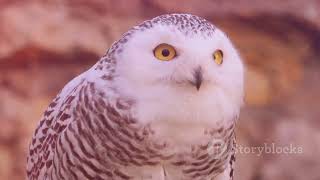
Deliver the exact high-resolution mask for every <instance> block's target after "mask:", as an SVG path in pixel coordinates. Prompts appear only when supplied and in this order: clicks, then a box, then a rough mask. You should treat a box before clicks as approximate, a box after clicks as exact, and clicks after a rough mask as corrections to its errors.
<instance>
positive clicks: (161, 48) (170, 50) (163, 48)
mask: <svg viewBox="0 0 320 180" xmlns="http://www.w3.org/2000/svg"><path fill="white" fill-rule="evenodd" d="M153 54H154V56H155V57H156V58H157V59H159V60H161V61H170V60H172V59H173V58H175V57H176V50H175V49H174V47H173V46H171V45H169V44H165V43H163V44H159V45H158V46H157V47H156V48H155V49H154V50H153Z"/></svg>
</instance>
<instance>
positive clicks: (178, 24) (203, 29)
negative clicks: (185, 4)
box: [98, 14, 216, 69]
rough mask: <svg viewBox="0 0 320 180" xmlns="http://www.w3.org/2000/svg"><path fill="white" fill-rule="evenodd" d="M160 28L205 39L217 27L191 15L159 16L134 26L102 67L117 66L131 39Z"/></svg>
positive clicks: (105, 59) (108, 53)
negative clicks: (119, 55)
mask: <svg viewBox="0 0 320 180" xmlns="http://www.w3.org/2000/svg"><path fill="white" fill-rule="evenodd" d="M159 26H162V27H171V28H174V29H176V30H177V31H180V32H181V33H182V34H183V35H185V36H195V35H197V36H199V35H200V36H203V37H211V36H212V35H213V34H214V32H215V30H216V27H215V26H214V25H213V24H211V23H210V22H208V21H207V20H205V19H203V18H201V17H198V16H195V15H191V14H165V15H161V16H157V17H155V18H153V19H151V20H147V21H144V22H143V23H141V24H139V25H137V26H134V27H133V28H131V29H130V30H129V31H127V32H126V33H125V34H124V35H123V36H122V38H121V39H119V40H118V41H116V42H115V43H114V44H113V45H112V46H111V47H110V49H109V50H108V51H107V53H106V54H105V55H104V56H103V57H102V59H101V61H100V63H99V64H100V65H101V66H100V67H102V65H103V64H105V62H109V63H110V62H112V64H116V57H115V55H117V54H120V53H121V52H122V51H123V49H124V48H125V45H126V43H127V42H128V41H130V39H131V38H134V36H135V35H136V34H137V33H139V34H140V35H141V33H144V32H145V31H148V30H152V29H156V28H158V27H159ZM98 69H102V68H98Z"/></svg>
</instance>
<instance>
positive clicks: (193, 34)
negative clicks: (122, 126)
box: [108, 14, 244, 119]
mask: <svg viewBox="0 0 320 180" xmlns="http://www.w3.org/2000/svg"><path fill="white" fill-rule="evenodd" d="M108 55H109V57H110V58H111V59H114V60H115V64H116V65H115V69H114V80H113V83H114V86H115V87H117V89H118V90H119V92H121V93H122V94H123V95H126V96H129V97H132V98H134V99H135V100H136V101H137V102H138V104H140V105H141V106H144V109H146V108H148V109H150V111H151V112H153V113H155V114H157V112H158V113H159V114H165V113H163V112H164V111H170V110H171V111H172V110H174V112H175V113H176V114H178V111H181V113H184V114H188V113H186V112H187V111H197V112H198V114H200V113H203V111H205V112H206V113H207V111H209V112H216V111H217V114H222V115H221V117H222V116H227V114H231V111H232V112H234V113H235V112H236V111H239V107H240V105H241V104H242V99H243V86H244V85H243V84H244V82H243V81H244V80H243V79H244V67H243V63H242V60H241V58H240V56H239V54H238V52H237V50H236V49H235V48H234V46H233V45H232V43H231V41H230V40H229V38H228V37H227V36H226V34H225V33H223V32H222V31H221V30H220V29H218V28H217V27H215V26H214V25H212V24H211V23H210V22H208V21H206V20H205V19H203V18H200V17H197V16H194V15H190V14H169V15H162V16H158V17H156V18H154V19H152V20H148V21H145V22H143V23H142V24H140V25H138V26H135V27H133V28H132V29H131V30H129V31H128V32H127V33H125V34H124V36H123V37H122V38H121V39H120V40H119V41H117V42H116V43H114V44H113V46H112V48H111V49H110V50H109V52H108ZM155 111H157V112H155ZM229 111H230V112H229ZM143 114H144V115H143V116H147V115H145V114H147V113H145V112H144V113H143ZM190 115H194V114H192V113H190ZM153 116H155V115H153ZM221 117H220V119H221ZM149 119H150V118H149ZM151 119H152V118H151Z"/></svg>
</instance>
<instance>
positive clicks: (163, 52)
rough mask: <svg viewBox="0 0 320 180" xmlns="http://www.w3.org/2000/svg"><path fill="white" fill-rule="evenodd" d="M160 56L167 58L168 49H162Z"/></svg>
mask: <svg viewBox="0 0 320 180" xmlns="http://www.w3.org/2000/svg"><path fill="white" fill-rule="evenodd" d="M161 54H162V56H164V57H167V56H169V54H170V51H169V50H168V49H164V50H162V52H161Z"/></svg>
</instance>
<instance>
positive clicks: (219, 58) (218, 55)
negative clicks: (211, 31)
mask: <svg viewBox="0 0 320 180" xmlns="http://www.w3.org/2000/svg"><path fill="white" fill-rule="evenodd" d="M213 60H214V62H215V63H217V64H218V65H221V64H222V63H223V52H222V51H221V50H216V51H215V52H214V53H213Z"/></svg>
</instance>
